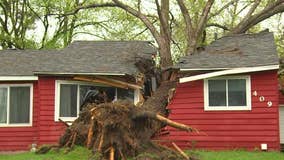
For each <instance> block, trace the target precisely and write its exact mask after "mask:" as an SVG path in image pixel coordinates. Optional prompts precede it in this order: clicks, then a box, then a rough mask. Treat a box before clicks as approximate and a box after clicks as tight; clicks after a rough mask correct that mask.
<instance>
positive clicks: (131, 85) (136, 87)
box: [95, 76, 142, 89]
mask: <svg viewBox="0 0 284 160" xmlns="http://www.w3.org/2000/svg"><path fill="white" fill-rule="evenodd" d="M95 78H96V79H101V80H106V81H109V82H113V83H118V84H121V85H125V86H127V87H128V88H131V89H142V87H141V86H139V85H136V84H131V83H127V82H123V81H120V80H117V79H112V78H108V77H103V76H96V77H95Z"/></svg>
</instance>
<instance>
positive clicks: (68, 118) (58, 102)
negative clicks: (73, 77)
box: [54, 80, 140, 122]
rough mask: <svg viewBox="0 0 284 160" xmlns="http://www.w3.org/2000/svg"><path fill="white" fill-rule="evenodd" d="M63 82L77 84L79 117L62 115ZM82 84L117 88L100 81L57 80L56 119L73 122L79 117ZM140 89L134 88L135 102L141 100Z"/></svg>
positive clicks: (56, 120)
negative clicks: (61, 93) (61, 87)
mask: <svg viewBox="0 0 284 160" xmlns="http://www.w3.org/2000/svg"><path fill="white" fill-rule="evenodd" d="M61 84H74V85H77V87H78V88H77V117H60V116H59V115H60V113H59V111H60V108H59V106H60V85H61ZM80 85H92V86H101V87H111V88H115V87H112V86H106V85H102V84H99V83H89V82H83V81H68V80H55V109H54V121H55V122H58V121H59V118H60V119H61V120H63V121H67V122H72V121H74V120H75V119H77V118H78V116H79V112H80V108H79V107H80ZM139 92H140V91H139V89H137V90H134V104H136V103H138V102H139ZM117 94H118V92H117V88H115V97H114V98H115V99H114V100H117V96H118V95H117Z"/></svg>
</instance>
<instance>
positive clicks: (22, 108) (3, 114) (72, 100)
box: [0, 41, 156, 151]
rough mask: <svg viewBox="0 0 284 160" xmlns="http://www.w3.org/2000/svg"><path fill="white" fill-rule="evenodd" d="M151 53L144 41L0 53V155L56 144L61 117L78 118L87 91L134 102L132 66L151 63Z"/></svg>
mask: <svg viewBox="0 0 284 160" xmlns="http://www.w3.org/2000/svg"><path fill="white" fill-rule="evenodd" d="M153 53H156V49H155V48H154V47H153V46H152V45H150V43H149V42H145V41H131V42H130V41H109V42H106V41H103V42H99V41H96V42H90V41H89V42H88V41H82V42H80V41H77V42H74V43H72V44H71V45H70V46H68V47H67V48H65V49H62V50H37V51H32V50H4V51H0V151H13V150H28V149H30V148H31V146H35V145H37V146H38V145H42V144H55V143H57V142H58V139H59V136H60V135H61V134H62V133H63V132H64V129H65V126H64V124H63V123H62V122H60V121H59V119H61V120H63V121H72V120H74V119H76V117H77V116H78V114H79V112H80V107H79V106H80V104H81V103H82V100H83V98H84V95H85V93H86V92H87V91H88V90H89V89H97V90H102V91H104V92H106V93H107V95H110V97H109V98H110V100H115V99H117V98H128V99H130V100H133V101H134V102H137V101H138V100H139V98H138V97H139V96H138V94H139V89H136V88H137V86H136V85H135V82H136V79H135V77H137V76H136V75H137V74H139V71H138V69H137V68H136V67H135V64H134V63H135V62H136V61H137V60H139V59H141V58H146V59H150V60H151V56H152V54H153ZM83 76H84V77H83ZM82 77H83V78H82ZM86 77H88V78H87V79H86ZM82 80H83V81H82ZM110 80H111V82H112V84H113V85H112V86H109V85H108V84H109V83H108V82H109V81H110ZM86 81H89V82H92V83H89V82H86ZM124 82H127V85H126V84H125V83H124ZM129 84H132V85H129Z"/></svg>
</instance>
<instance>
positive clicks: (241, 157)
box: [194, 150, 284, 160]
mask: <svg viewBox="0 0 284 160" xmlns="http://www.w3.org/2000/svg"><path fill="white" fill-rule="evenodd" d="M194 153H197V155H199V156H198V157H200V160H284V153H280V152H248V151H238V150H236V151H215V152H214V151H195V152H194Z"/></svg>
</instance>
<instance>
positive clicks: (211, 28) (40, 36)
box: [0, 0, 284, 68]
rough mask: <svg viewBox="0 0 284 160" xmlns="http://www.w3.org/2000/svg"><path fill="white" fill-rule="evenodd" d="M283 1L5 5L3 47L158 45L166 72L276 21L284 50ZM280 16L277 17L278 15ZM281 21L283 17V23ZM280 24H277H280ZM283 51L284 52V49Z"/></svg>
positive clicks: (0, 10) (17, 0)
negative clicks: (87, 42)
mask: <svg viewBox="0 0 284 160" xmlns="http://www.w3.org/2000/svg"><path fill="white" fill-rule="evenodd" d="M283 3H284V0H255V1H246V0H245V1H243V0H242V1H241V0H207V1H203V0H176V1H169V0H143V1H141V0H135V1H122V0H96V1H93V0H76V1H70V0H62V1H61V0H49V1H45V0H3V1H1V2H0V15H1V16H0V25H1V28H0V35H1V38H0V43H1V46H2V47H3V48H11V47H16V48H20V49H23V48H62V47H65V46H66V45H68V44H69V43H70V42H71V41H72V40H74V39H96V40H99V39H103V40H145V39H147V40H149V39H150V40H153V41H155V42H156V45H157V46H158V49H159V52H160V58H161V66H162V68H167V67H168V66H171V65H172V64H173V60H174V61H176V60H177V59H178V58H179V57H180V56H183V55H188V54H192V53H194V51H195V50H196V48H197V47H199V46H203V45H206V44H208V43H209V42H211V41H212V40H214V35H216V34H214V33H218V36H219V37H221V36H223V35H228V34H238V33H245V32H259V31H260V30H263V29H264V26H265V25H263V24H265V23H266V25H267V24H268V23H267V22H268V21H271V19H274V20H272V21H273V23H274V24H277V25H278V24H279V25H278V26H277V25H275V26H272V27H271V28H274V30H273V31H276V32H278V34H276V40H277V44H279V45H278V46H279V48H281V45H280V44H281V41H280V40H281V36H282V37H283V33H281V32H282V30H283V29H282V28H283V24H282V23H281V20H282V19H283V18H282V16H280V14H279V13H282V12H283V10H284V9H283V8H284V4H283ZM274 15H276V16H277V17H276V16H274ZM279 17H280V18H279ZM276 19H278V20H276ZM280 51H281V49H280Z"/></svg>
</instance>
